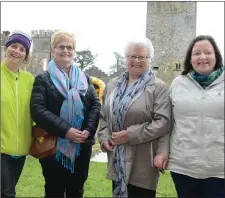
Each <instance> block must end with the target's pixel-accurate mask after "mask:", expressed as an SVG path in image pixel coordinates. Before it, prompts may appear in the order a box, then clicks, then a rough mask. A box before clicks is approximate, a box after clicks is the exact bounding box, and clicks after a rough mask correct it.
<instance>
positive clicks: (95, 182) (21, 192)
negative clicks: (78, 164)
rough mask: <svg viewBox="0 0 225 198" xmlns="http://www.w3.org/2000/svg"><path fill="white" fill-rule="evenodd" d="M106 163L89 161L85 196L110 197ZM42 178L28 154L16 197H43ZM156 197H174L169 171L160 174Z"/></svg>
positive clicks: (34, 160)
mask: <svg viewBox="0 0 225 198" xmlns="http://www.w3.org/2000/svg"><path fill="white" fill-rule="evenodd" d="M106 169H107V165H106V163H101V162H91V163H90V169H89V177H88V180H87V181H86V183H85V194H84V196H85V197H111V195H112V194H111V192H112V184H111V181H110V180H108V179H106ZM43 196H44V179H43V176H42V170H41V165H40V164H39V162H38V160H37V159H34V158H33V157H30V156H28V157H27V160H26V163H25V167H24V170H23V172H22V175H21V177H20V180H19V182H18V184H17V197H43ZM157 197H176V192H175V188H174V185H173V182H172V180H171V177H170V174H169V172H166V173H165V174H164V175H161V177H160V180H159V185H158V189H157Z"/></svg>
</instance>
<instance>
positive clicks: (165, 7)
mask: <svg viewBox="0 0 225 198" xmlns="http://www.w3.org/2000/svg"><path fill="white" fill-rule="evenodd" d="M196 4H197V2H165V1H164V2H148V3H147V18H146V20H147V22H146V36H147V37H148V38H149V39H151V41H152V43H153V46H154V48H155V57H154V61H153V65H152V66H153V67H154V68H156V67H158V76H159V78H161V79H162V80H164V81H165V82H167V83H169V84H170V83H171V81H172V80H173V78H174V77H175V76H177V75H179V73H180V71H181V70H182V62H183V57H184V55H185V53H186V50H187V47H188V45H189V43H190V41H191V40H192V39H193V38H194V37H195V36H196ZM176 63H180V64H181V69H176Z"/></svg>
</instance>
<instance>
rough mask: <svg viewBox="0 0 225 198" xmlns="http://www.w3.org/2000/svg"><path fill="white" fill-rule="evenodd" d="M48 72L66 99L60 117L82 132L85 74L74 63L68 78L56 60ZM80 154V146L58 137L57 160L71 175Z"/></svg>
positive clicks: (50, 64)
mask: <svg viewBox="0 0 225 198" xmlns="http://www.w3.org/2000/svg"><path fill="white" fill-rule="evenodd" d="M48 72H49V74H50V77H51V79H52V81H53V84H54V85H55V87H56V88H57V90H58V91H59V92H60V93H61V94H62V95H63V97H64V101H63V104H62V107H61V111H60V117H61V118H62V119H63V120H66V121H67V122H68V123H70V124H71V125H72V127H73V128H76V129H78V130H80V129H81V125H82V122H83V119H84V115H83V114H84V112H83V110H84V107H83V103H82V101H81V99H80V94H82V95H85V94H86V93H87V88H88V84H87V79H86V76H85V74H84V73H83V72H82V71H81V70H80V68H78V67H77V66H76V65H75V64H74V63H72V65H71V66H70V73H69V77H68V75H67V74H66V73H65V72H64V71H62V70H61V69H59V68H58V67H57V65H56V63H55V61H54V60H51V61H50V62H49V64H48ZM70 87H71V88H70ZM79 93H80V94H79ZM79 154H80V144H78V143H74V142H72V141H71V140H69V139H67V138H65V139H64V138H60V137H58V140H57V146H56V159H57V160H58V161H61V163H62V165H63V166H64V167H65V168H66V169H68V170H70V172H71V173H74V165H75V158H76V157H77V156H79Z"/></svg>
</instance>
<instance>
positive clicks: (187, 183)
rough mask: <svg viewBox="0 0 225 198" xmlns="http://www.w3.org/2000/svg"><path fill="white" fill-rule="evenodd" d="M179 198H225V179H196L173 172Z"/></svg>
mask: <svg viewBox="0 0 225 198" xmlns="http://www.w3.org/2000/svg"><path fill="white" fill-rule="evenodd" d="M171 176H172V178H173V182H174V184H175V187H176V191H177V195H178V197H179V198H189V197H193V198H194V197H207V198H222V197H223V198H224V197H225V193H224V191H225V186H224V185H225V182H224V181H225V180H224V179H222V178H214V177H212V178H207V179H195V178H192V177H189V176H186V175H182V174H178V173H174V172H171Z"/></svg>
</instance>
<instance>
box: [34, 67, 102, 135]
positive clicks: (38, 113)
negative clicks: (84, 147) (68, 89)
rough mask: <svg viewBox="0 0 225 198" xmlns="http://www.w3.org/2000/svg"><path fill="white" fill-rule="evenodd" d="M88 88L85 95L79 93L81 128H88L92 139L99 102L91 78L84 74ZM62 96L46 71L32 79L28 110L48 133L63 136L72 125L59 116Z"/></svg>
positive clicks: (96, 122) (98, 113)
mask: <svg viewBox="0 0 225 198" xmlns="http://www.w3.org/2000/svg"><path fill="white" fill-rule="evenodd" d="M86 77H87V81H88V90H87V93H86V95H85V96H82V95H80V97H81V100H82V102H83V105H84V121H83V124H82V128H81V130H88V131H89V132H90V136H89V138H88V139H93V138H94V135H95V133H96V130H97V127H98V122H99V115H100V108H101V104H100V101H99V98H98V96H97V93H96V91H95V88H94V86H93V84H92V82H91V79H90V77H89V76H88V75H86ZM63 101H64V97H63V96H62V95H61V94H60V93H59V91H58V90H57V89H56V87H55V85H54V84H53V82H52V80H51V78H50V74H49V73H48V71H45V72H42V73H40V74H39V75H38V76H37V77H36V78H35V81H34V85H33V90H32V95H31V102H30V111H31V116H32V119H33V120H34V122H36V124H37V125H39V126H40V127H41V128H43V129H44V130H46V132H48V133H50V134H54V135H56V136H59V137H62V138H65V135H66V133H67V131H68V130H69V129H70V128H71V127H72V126H71V124H69V123H68V122H67V121H65V120H63V119H62V118H60V117H59V116H60V110H61V106H62V103H63Z"/></svg>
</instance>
